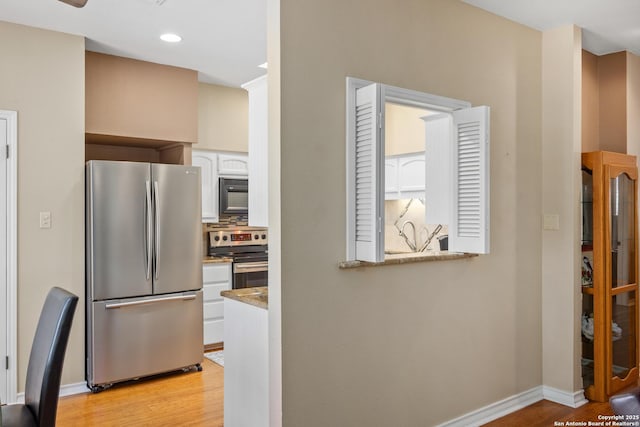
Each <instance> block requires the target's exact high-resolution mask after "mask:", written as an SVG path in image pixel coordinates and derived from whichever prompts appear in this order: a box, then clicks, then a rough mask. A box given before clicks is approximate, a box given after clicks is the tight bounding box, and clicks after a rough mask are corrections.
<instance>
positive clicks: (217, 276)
mask: <svg viewBox="0 0 640 427" xmlns="http://www.w3.org/2000/svg"><path fill="white" fill-rule="evenodd" d="M202 281H203V282H204V283H205V284H206V283H217V282H230V281H231V263H224V264H210V265H205V266H203V267H202Z"/></svg>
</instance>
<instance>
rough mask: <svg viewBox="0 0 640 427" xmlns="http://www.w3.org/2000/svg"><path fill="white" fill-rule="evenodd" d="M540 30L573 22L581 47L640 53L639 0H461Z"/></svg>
mask: <svg viewBox="0 0 640 427" xmlns="http://www.w3.org/2000/svg"><path fill="white" fill-rule="evenodd" d="M462 1H464V2H465V3H469V4H471V5H474V6H477V7H479V8H482V9H485V10H488V11H489V12H492V13H495V14H496V15H500V16H504V17H505V18H508V19H510V20H512V21H516V22H519V23H521V24H524V25H526V26H528V27H532V28H535V29H537V30H540V31H544V30H548V29H552V28H557V27H560V26H562V25H566V24H575V25H577V26H579V27H581V28H582V29H583V32H582V44H583V48H584V49H586V50H588V51H590V52H591V53H594V54H596V55H604V54H607V53H612V52H619V51H621V50H628V51H629V52H632V53H634V54H636V55H640V1H639V0H462Z"/></svg>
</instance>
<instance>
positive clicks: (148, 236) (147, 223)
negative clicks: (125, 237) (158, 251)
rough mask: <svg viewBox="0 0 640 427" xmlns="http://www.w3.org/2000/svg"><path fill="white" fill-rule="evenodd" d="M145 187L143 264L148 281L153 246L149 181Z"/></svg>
mask: <svg viewBox="0 0 640 427" xmlns="http://www.w3.org/2000/svg"><path fill="white" fill-rule="evenodd" d="M146 186H147V193H146V199H145V210H146V212H145V225H144V232H145V253H144V255H145V262H146V263H147V274H146V277H147V280H149V278H150V277H151V251H153V246H152V243H153V242H152V240H151V233H152V231H153V228H152V227H153V217H152V216H151V215H152V212H151V182H150V181H146Z"/></svg>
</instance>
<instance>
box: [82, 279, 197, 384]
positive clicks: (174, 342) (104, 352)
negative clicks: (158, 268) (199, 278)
mask: <svg viewBox="0 0 640 427" xmlns="http://www.w3.org/2000/svg"><path fill="white" fill-rule="evenodd" d="M88 320H89V325H88V328H89V331H88V332H89V334H88V335H89V336H88V341H87V344H88V345H87V350H88V354H87V383H88V385H89V387H93V386H94V385H105V384H111V383H115V382H119V381H124V380H128V379H132V378H138V377H143V376H148V375H153V374H157V373H161V372H167V371H172V370H176V369H180V368H183V367H188V366H192V365H196V364H199V363H201V362H202V357H203V346H202V339H203V317H202V291H196V292H181V293H175V294H168V295H162V296H153V297H143V298H130V299H121V300H109V301H100V302H94V303H92V304H91V308H90V315H89V318H88Z"/></svg>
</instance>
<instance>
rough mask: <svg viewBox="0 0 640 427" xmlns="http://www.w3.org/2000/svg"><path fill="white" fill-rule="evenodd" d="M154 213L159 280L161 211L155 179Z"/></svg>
mask: <svg viewBox="0 0 640 427" xmlns="http://www.w3.org/2000/svg"><path fill="white" fill-rule="evenodd" d="M153 195H154V197H153V204H154V206H153V214H154V223H155V226H156V227H155V233H154V234H153V235H154V239H155V242H154V246H155V250H154V251H153V256H154V258H155V259H154V265H155V279H156V280H158V270H159V268H158V261H159V259H160V218H159V216H160V213H159V212H158V198H159V197H160V191H159V190H158V181H153Z"/></svg>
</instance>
